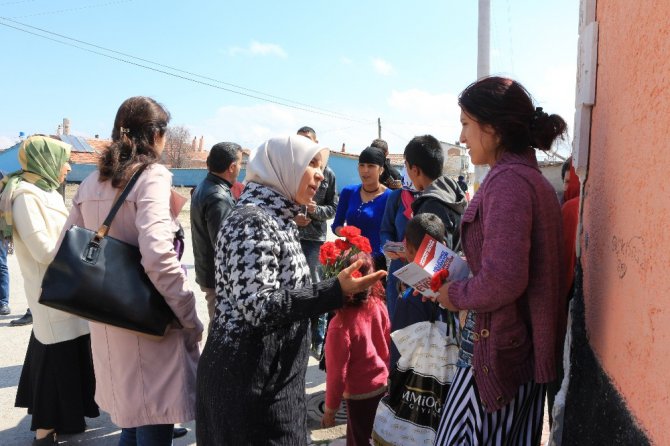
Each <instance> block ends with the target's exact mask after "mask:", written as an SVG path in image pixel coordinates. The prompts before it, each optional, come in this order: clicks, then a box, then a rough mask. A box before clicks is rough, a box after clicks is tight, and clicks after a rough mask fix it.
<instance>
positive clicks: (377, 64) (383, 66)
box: [372, 57, 393, 76]
mask: <svg viewBox="0 0 670 446" xmlns="http://www.w3.org/2000/svg"><path fill="white" fill-rule="evenodd" d="M372 66H373V67H374V69H375V71H376V72H377V73H379V74H381V75H382V76H390V75H391V74H392V73H393V66H392V65H391V64H390V63H388V62H387V61H385V60H384V59H381V58H379V57H376V58H374V59H372Z"/></svg>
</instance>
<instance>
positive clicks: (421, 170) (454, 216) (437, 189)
mask: <svg viewBox="0 0 670 446" xmlns="http://www.w3.org/2000/svg"><path fill="white" fill-rule="evenodd" d="M443 165H444V152H443V150H442V146H441V145H440V142H439V141H438V140H437V139H436V138H435V137H433V136H431V135H424V136H417V137H415V138H413V139H412V140H411V141H410V142H409V144H407V147H405V168H406V169H407V174H408V175H409V177H410V179H411V180H412V183H414V187H415V188H416V189H417V190H418V191H421V195H420V196H419V197H417V198H416V199H415V200H414V202H413V203H412V211H413V212H414V215H419V214H425V213H431V214H435V215H437V216H438V217H439V218H440V220H442V223H444V227H445V230H446V232H445V243H446V245H447V246H448V247H449V248H451V249H453V250H456V249H457V247H458V242H459V239H460V225H461V216H462V215H463V212H464V211H465V207H466V205H467V202H466V201H465V195H464V193H463V191H462V190H461V188H460V187H459V186H458V184H456V182H455V181H454V180H452V179H451V178H449V177H448V176H447V175H443V174H442V166H443Z"/></svg>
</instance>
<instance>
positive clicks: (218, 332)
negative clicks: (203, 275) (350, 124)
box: [196, 135, 385, 446]
mask: <svg viewBox="0 0 670 446" xmlns="http://www.w3.org/2000/svg"><path fill="white" fill-rule="evenodd" d="M328 154H329V151H328V149H326V148H324V147H322V146H320V145H318V144H316V143H314V142H312V141H311V140H309V139H308V138H305V137H304V136H300V135H295V136H289V137H283V138H273V139H270V140H268V141H267V142H265V143H264V144H262V145H261V146H260V147H259V148H258V150H257V151H256V153H255V154H254V155H253V156H252V158H251V160H250V161H249V163H248V165H247V176H246V179H245V181H246V183H247V184H246V188H245V189H244V192H243V193H242V196H241V197H240V200H239V202H238V204H237V207H236V209H235V210H234V211H233V213H232V214H231V215H230V216H229V217H228V219H227V220H226V221H225V222H224V224H223V226H222V228H221V231H220V232H219V237H218V241H217V245H216V249H215V252H216V295H217V309H216V315H215V317H214V319H213V320H212V325H211V326H210V331H209V336H208V338H207V344H206V345H205V349H204V351H203V355H202V357H201V359H200V363H199V365H198V382H197V416H196V419H197V424H196V426H197V441H198V444H200V445H204V446H207V445H228V444H230V445H241V444H244V445H261V444H262V445H265V444H270V443H271V444H275V445H292V446H293V445H304V444H306V439H307V431H306V425H305V421H306V419H305V417H306V412H307V410H306V406H305V371H306V368H307V355H308V350H309V336H308V330H309V318H310V317H312V316H316V315H319V314H323V313H325V312H327V311H330V310H333V309H335V308H339V307H341V306H342V305H343V296H344V295H348V294H353V293H356V292H359V291H362V290H365V289H367V288H368V287H369V286H370V285H371V284H373V283H374V282H375V281H377V280H379V279H380V278H381V277H383V276H384V274H385V273H384V272H378V273H374V274H370V275H368V276H365V277H362V278H360V279H355V278H353V277H352V273H353V272H354V271H355V270H356V269H357V268H359V267H360V266H361V265H360V263H361V262H360V261H359V262H356V263H354V264H353V265H352V266H351V267H349V268H347V269H345V270H343V271H342V272H341V273H340V274H339V275H338V276H337V277H336V278H332V279H328V280H325V281H323V282H320V283H318V284H311V283H310V275H309V267H308V266H307V262H306V261H305V256H304V255H303V253H302V250H301V248H300V240H299V236H298V228H297V226H296V224H295V222H294V221H293V218H294V217H295V216H296V214H297V213H298V212H299V210H300V205H306V204H307V203H309V201H310V200H311V199H312V197H313V196H314V194H315V193H316V191H317V189H318V188H319V184H320V183H321V180H323V174H322V171H323V168H324V166H325V165H326V162H327V161H328Z"/></svg>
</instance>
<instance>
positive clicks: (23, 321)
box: [9, 310, 33, 327]
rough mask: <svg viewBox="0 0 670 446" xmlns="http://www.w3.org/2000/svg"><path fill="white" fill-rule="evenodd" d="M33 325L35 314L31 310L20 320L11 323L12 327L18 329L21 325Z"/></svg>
mask: <svg viewBox="0 0 670 446" xmlns="http://www.w3.org/2000/svg"><path fill="white" fill-rule="evenodd" d="M32 323H33V314H32V313H31V312H30V310H28V311H26V314H24V315H23V316H21V317H20V318H18V319H14V320H13V321H11V322H10V323H9V325H11V326H12V327H18V326H21V325H30V324H32Z"/></svg>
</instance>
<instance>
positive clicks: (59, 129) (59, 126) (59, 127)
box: [56, 124, 63, 136]
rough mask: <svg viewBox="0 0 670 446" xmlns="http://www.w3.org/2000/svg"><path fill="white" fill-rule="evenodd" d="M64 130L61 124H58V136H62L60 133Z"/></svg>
mask: <svg viewBox="0 0 670 446" xmlns="http://www.w3.org/2000/svg"><path fill="white" fill-rule="evenodd" d="M62 128H63V126H61V125H60V124H58V128H57V129H56V135H58V136H60V131H61V129H62Z"/></svg>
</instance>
